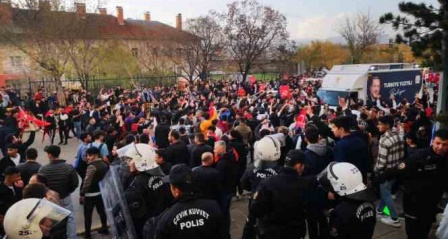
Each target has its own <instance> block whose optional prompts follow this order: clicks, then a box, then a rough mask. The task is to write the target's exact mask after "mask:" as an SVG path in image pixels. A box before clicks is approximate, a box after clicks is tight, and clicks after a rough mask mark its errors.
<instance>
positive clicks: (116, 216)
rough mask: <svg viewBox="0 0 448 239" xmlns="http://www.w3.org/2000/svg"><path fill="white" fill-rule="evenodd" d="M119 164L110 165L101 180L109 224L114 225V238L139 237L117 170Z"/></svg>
mask: <svg viewBox="0 0 448 239" xmlns="http://www.w3.org/2000/svg"><path fill="white" fill-rule="evenodd" d="M117 167H118V166H112V167H110V170H109V172H108V173H107V174H106V176H104V179H103V180H101V181H100V190H101V196H102V198H103V202H104V208H105V209H106V214H107V218H108V221H109V224H110V225H111V227H112V231H113V238H119V239H133V238H137V237H136V234H135V230H134V224H133V223H132V218H131V214H130V213H129V209H128V204H127V203H126V199H125V198H124V191H123V187H122V185H121V180H120V178H119V174H118V172H117Z"/></svg>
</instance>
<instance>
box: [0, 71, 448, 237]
mask: <svg viewBox="0 0 448 239" xmlns="http://www.w3.org/2000/svg"><path fill="white" fill-rule="evenodd" d="M319 87H320V83H319V81H306V80H303V79H301V78H298V77H291V78H289V79H287V80H281V81H274V80H272V81H270V82H257V81H248V82H244V83H239V82H236V81H200V82H197V83H195V84H192V85H188V84H187V85H185V84H184V83H182V84H181V85H176V86H156V87H147V86H144V85H134V88H133V89H123V88H122V87H120V86H117V87H115V88H113V89H101V91H100V92H99V93H98V96H97V97H94V96H93V94H91V93H89V92H87V91H85V90H68V89H67V90H65V99H64V102H66V103H67V104H66V105H61V104H60V101H58V97H57V95H56V94H54V95H51V94H50V95H48V94H47V92H45V89H39V90H38V91H37V92H36V93H35V94H34V95H32V94H29V95H28V96H27V98H26V99H23V100H21V99H18V97H17V96H15V97H14V96H13V95H14V94H15V93H14V91H13V90H12V89H11V88H2V89H0V94H1V95H2V96H3V97H2V107H1V112H0V113H1V118H2V123H3V126H2V128H0V131H1V132H0V136H1V135H3V136H4V144H1V145H2V152H3V155H4V157H3V158H2V159H1V160H0V174H1V175H2V176H0V179H1V181H2V183H1V184H0V222H1V223H2V224H3V218H4V215H5V214H6V212H7V211H8V209H9V208H10V207H11V206H12V205H13V204H14V203H16V202H18V201H20V200H22V199H24V198H46V199H48V200H49V201H51V202H54V203H56V204H58V205H60V206H61V207H64V208H66V209H68V210H69V211H71V212H72V213H71V214H70V215H69V216H68V218H67V219H66V220H65V221H64V222H63V223H61V224H60V225H58V226H56V227H54V228H52V229H51V230H48V231H47V232H46V233H44V237H46V238H65V237H66V238H70V239H74V238H77V236H76V228H75V218H74V217H75V215H74V209H73V202H72V197H71V195H72V194H73V193H74V192H75V190H76V189H77V188H78V187H79V186H80V203H81V204H82V205H83V210H84V217H85V235H84V238H90V236H91V224H92V213H93V210H94V209H95V208H96V210H97V212H98V214H99V215H100V219H101V225H102V227H101V228H100V230H99V231H98V232H99V233H101V234H109V229H108V221H107V215H106V212H105V206H104V203H103V200H102V196H103V195H102V192H101V190H100V186H99V182H100V181H101V180H102V179H103V178H104V177H105V175H106V174H107V172H108V171H109V170H112V169H113V170H116V171H117V172H118V175H119V181H120V182H121V184H122V185H121V186H122V188H123V190H124V192H123V194H124V196H125V198H126V201H127V204H128V208H129V212H130V217H131V218H132V223H133V226H134V228H133V229H132V230H133V231H135V235H136V237H137V238H184V237H186V238H193V237H196V238H230V225H231V214H230V207H231V204H232V202H233V201H232V199H234V198H236V199H237V200H238V199H239V198H241V197H243V196H246V195H247V196H249V204H248V212H249V213H248V218H247V222H246V225H245V226H244V231H243V235H242V238H291V239H293V238H294V239H296V238H305V235H306V234H308V235H309V238H311V239H315V238H360V239H363V238H366V239H367V238H372V236H373V232H374V229H375V224H376V222H377V218H379V220H380V221H381V222H382V223H384V224H387V225H389V226H393V227H401V226H402V225H401V224H402V222H401V221H400V218H404V220H405V225H406V233H407V235H408V238H410V239H424V238H427V236H428V234H429V232H430V230H431V226H432V223H433V222H434V219H435V215H436V213H437V212H438V211H439V210H440V209H439V208H438V204H439V201H440V200H441V198H442V196H443V193H444V192H445V190H446V189H447V188H448V180H447V179H448V178H446V177H448V157H447V156H448V132H447V131H445V130H438V131H436V132H434V131H433V124H434V122H433V118H434V111H435V110H434V102H428V99H429V98H430V97H428V96H427V91H423V94H422V95H421V96H419V97H417V96H416V98H415V99H408V100H406V99H403V100H402V101H401V102H399V104H396V103H395V104H392V103H389V102H384V101H383V102H377V103H375V104H367V103H364V102H363V101H362V100H356V101H353V99H343V98H341V99H340V100H339V106H336V107H329V106H328V105H324V104H322V103H321V100H320V99H319V97H318V96H317V95H316V91H317V90H318V89H319ZM285 89H286V92H285ZM19 106H20V107H21V108H17V107H19ZM22 109H23V111H24V112H26V114H28V115H32V116H34V117H35V119H36V120H40V121H43V122H47V123H45V124H44V125H36V124H35V123H32V122H26V123H27V124H26V125H27V126H26V127H28V128H27V130H24V128H23V127H21V125H22V124H21V122H22V121H23V118H21V117H22V116H23V114H22V116H21V114H20V111H22ZM39 130H40V131H42V135H43V137H44V138H42V140H47V141H49V146H47V147H46V148H45V153H46V155H47V156H48V159H49V162H50V163H49V164H47V165H43V166H41V165H40V164H39V163H37V162H36V158H37V155H38V152H37V150H36V149H35V148H30V147H31V146H32V144H33V142H34V140H35V135H36V132H37V131H39ZM26 131H29V136H28V137H29V138H28V140H27V141H24V140H22V136H23V137H24V136H25V135H26V134H25V133H24V132H26ZM56 135H59V142H58V144H59V145H66V144H67V143H68V139H69V138H70V137H76V138H77V139H78V140H79V142H80V143H79V147H78V150H77V153H76V159H75V164H74V165H71V164H68V163H67V162H66V161H65V160H63V159H62V158H61V156H63V152H61V149H62V151H63V149H64V146H58V145H55V141H54V139H55V138H56ZM46 136H48V139H45V137H46ZM61 154H62V155H61ZM78 177H79V178H80V179H81V180H79V178H78ZM398 192H400V194H401V195H403V196H402V198H403V212H399V211H398V210H397V208H396V207H395V204H396V202H397V201H396V200H397V199H396V195H397V193H398ZM377 199H378V201H377ZM61 225H62V226H61ZM115 230H116V229H114V231H115ZM5 231H7V228H2V230H1V232H2V234H5ZM6 234H7V232H6Z"/></svg>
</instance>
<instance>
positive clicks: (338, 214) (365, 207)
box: [329, 199, 376, 239]
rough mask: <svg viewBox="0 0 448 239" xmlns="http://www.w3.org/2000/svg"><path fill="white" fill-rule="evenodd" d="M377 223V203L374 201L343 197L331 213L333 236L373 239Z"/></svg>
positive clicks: (336, 237)
mask: <svg viewBox="0 0 448 239" xmlns="http://www.w3.org/2000/svg"><path fill="white" fill-rule="evenodd" d="M375 224H376V215H375V205H374V204H373V203H372V202H362V201H355V200H348V199H343V200H342V202H341V203H340V204H339V205H338V206H336V208H335V209H334V210H333V211H331V214H330V222H329V226H330V234H331V238H335V239H352V238H353V239H354V238H356V239H371V238H372V236H373V231H374V230H375Z"/></svg>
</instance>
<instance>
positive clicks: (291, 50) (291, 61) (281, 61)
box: [271, 41, 298, 73]
mask: <svg viewBox="0 0 448 239" xmlns="http://www.w3.org/2000/svg"><path fill="white" fill-rule="evenodd" d="M297 53H298V46H297V43H296V42H295V41H285V42H282V43H280V44H278V45H276V46H274V47H273V49H272V57H271V58H272V62H273V63H274V64H276V65H277V71H278V72H280V73H291V72H294V73H295V72H297V63H298V59H297Z"/></svg>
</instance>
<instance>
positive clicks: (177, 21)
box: [176, 13, 182, 31]
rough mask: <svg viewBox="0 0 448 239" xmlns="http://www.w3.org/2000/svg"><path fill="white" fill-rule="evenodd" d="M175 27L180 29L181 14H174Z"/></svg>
mask: <svg viewBox="0 0 448 239" xmlns="http://www.w3.org/2000/svg"><path fill="white" fill-rule="evenodd" d="M176 29H177V30H179V31H182V14H180V13H179V14H177V16H176Z"/></svg>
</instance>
